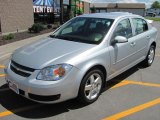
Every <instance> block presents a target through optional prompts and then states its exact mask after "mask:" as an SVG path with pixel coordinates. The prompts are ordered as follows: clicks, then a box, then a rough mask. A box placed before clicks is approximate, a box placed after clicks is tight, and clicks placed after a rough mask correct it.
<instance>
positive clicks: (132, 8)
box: [90, 3, 145, 16]
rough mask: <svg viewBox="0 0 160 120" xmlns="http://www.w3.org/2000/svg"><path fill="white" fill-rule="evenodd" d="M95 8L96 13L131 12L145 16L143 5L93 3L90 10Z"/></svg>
mask: <svg viewBox="0 0 160 120" xmlns="http://www.w3.org/2000/svg"><path fill="white" fill-rule="evenodd" d="M93 7H95V9H96V12H129V13H133V14H137V15H141V16H144V15H145V4H143V3H91V4H90V8H93Z"/></svg>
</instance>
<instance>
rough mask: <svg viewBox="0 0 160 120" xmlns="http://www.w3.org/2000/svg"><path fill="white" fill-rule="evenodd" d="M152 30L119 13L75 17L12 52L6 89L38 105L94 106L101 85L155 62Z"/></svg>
mask: <svg viewBox="0 0 160 120" xmlns="http://www.w3.org/2000/svg"><path fill="white" fill-rule="evenodd" d="M156 37H157V29H156V28H155V27H153V26H152V25H150V24H149V23H148V22H147V20H145V19H144V18H143V17H141V16H139V15H134V14H130V13H123V12H116V13H114V12H111V13H94V14H85V15H81V16H78V17H75V18H73V19H71V20H70V21H68V22H67V23H65V24H63V25H62V26H60V27H59V28H58V29H57V30H55V31H54V33H53V34H52V35H50V37H48V38H46V39H43V40H40V41H38V42H35V43H33V44H30V45H27V46H24V47H22V48H19V49H17V50H16V51H15V52H14V53H13V54H12V56H11V60H10V62H9V63H8V65H7V68H5V73H6V74H7V76H6V82H7V84H8V85H9V88H10V89H11V90H13V91H14V92H16V93H17V94H19V95H22V96H24V97H26V98H28V99H30V100H33V101H36V102H41V103H57V102H62V101H65V100H68V99H72V98H78V100H79V101H81V102H84V103H92V102H94V101H96V100H97V99H98V97H99V95H100V94H101V91H102V88H103V87H104V86H105V84H106V81H108V80H110V79H112V78H114V77H115V76H117V75H119V74H121V73H123V72H124V71H126V70H128V69H130V68H131V67H133V66H135V65H136V64H138V63H140V62H141V64H143V65H145V66H150V65H151V64H152V63H153V61H154V56H155V49H156Z"/></svg>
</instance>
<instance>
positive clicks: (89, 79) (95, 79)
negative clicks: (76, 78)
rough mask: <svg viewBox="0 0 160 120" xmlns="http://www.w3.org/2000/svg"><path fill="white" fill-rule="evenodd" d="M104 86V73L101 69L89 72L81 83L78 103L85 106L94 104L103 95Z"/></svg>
mask: <svg viewBox="0 0 160 120" xmlns="http://www.w3.org/2000/svg"><path fill="white" fill-rule="evenodd" d="M103 85H104V74H103V72H102V71H101V70H99V69H93V70H91V71H89V72H88V73H87V74H86V75H85V76H84V78H83V80H82V82H81V85H80V88H79V93H78V97H77V99H78V101H79V102H81V103H85V104H90V103H93V102H94V101H96V100H97V99H98V97H99V95H100V94H101V92H102V88H103Z"/></svg>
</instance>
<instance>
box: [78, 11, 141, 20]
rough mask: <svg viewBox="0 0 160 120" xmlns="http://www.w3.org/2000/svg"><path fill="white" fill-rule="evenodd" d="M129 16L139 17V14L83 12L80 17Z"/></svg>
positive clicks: (110, 17)
mask: <svg viewBox="0 0 160 120" xmlns="http://www.w3.org/2000/svg"><path fill="white" fill-rule="evenodd" d="M129 16H132V17H133V16H135V17H141V16H139V15H136V14H132V13H128V12H107V13H91V14H83V15H81V16H80V17H94V18H109V19H117V18H121V17H129Z"/></svg>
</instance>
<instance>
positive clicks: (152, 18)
mask: <svg viewBox="0 0 160 120" xmlns="http://www.w3.org/2000/svg"><path fill="white" fill-rule="evenodd" d="M145 18H146V19H149V20H153V21H160V18H155V17H145Z"/></svg>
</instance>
